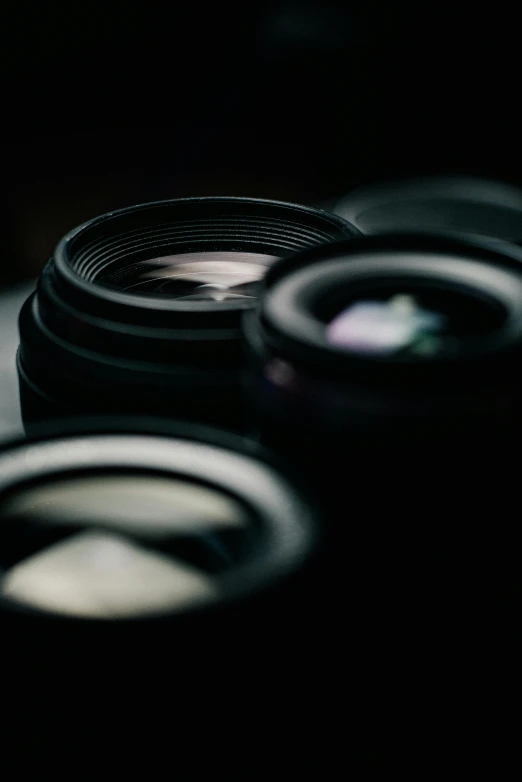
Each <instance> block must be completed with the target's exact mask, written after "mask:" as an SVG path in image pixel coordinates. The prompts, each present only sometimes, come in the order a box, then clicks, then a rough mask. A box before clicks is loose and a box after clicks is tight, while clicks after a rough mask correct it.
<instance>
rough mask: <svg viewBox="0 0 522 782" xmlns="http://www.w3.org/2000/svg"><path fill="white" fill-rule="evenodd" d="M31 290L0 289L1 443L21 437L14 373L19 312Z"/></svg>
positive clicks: (24, 287) (28, 287) (30, 285)
mask: <svg viewBox="0 0 522 782" xmlns="http://www.w3.org/2000/svg"><path fill="white" fill-rule="evenodd" d="M34 287H35V283H33V282H31V283H23V284H20V285H14V286H12V287H10V288H3V289H0V440H7V439H10V438H11V437H14V436H17V435H20V434H23V428H22V419H21V417H20V403H19V398H18V377H17V373H16V351H17V348H18V341H19V338H18V313H19V312H20V308H21V306H22V304H23V302H24V301H25V299H26V298H27V296H28V295H29V294H30V293H31V291H33V290H34Z"/></svg>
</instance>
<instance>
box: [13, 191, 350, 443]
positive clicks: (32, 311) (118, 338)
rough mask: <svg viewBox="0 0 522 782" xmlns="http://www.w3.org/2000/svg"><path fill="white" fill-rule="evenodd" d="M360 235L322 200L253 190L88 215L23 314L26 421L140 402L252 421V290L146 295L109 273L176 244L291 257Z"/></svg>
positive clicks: (174, 249) (183, 249)
mask: <svg viewBox="0 0 522 782" xmlns="http://www.w3.org/2000/svg"><path fill="white" fill-rule="evenodd" d="M356 234H357V232H356V231H355V230H354V229H352V228H351V226H349V225H348V224H347V223H345V221H343V220H342V219H341V218H338V217H335V216H334V215H330V214H328V213H326V212H321V211H320V210H316V209H312V208H308V207H302V206H298V205H292V204H283V203H279V202H271V201H259V200H255V199H246V198H245V199H243V198H192V199H191V198H189V199H179V200H175V201H167V202H160V203H153V204H145V205H141V206H137V207H131V208H128V209H123V210H119V211H116V212H111V213H109V214H107V215H103V216H102V217H99V218H96V219H94V220H92V221H90V222H88V223H86V224H84V225H82V226H80V227H79V228H77V229H75V230H74V231H72V232H71V233H70V234H68V235H67V236H66V237H65V238H64V239H63V240H62V241H61V242H60V244H59V245H58V247H57V248H56V251H55V253H54V256H53V258H52V259H51V260H50V262H49V263H48V264H47V266H46V268H45V269H44V271H43V273H42V275H41V277H40V280H39V284H38V290H37V292H36V293H35V295H34V296H33V297H32V298H31V299H30V300H28V301H27V303H26V304H25V306H24V307H23V309H22V313H21V316H20V335H21V347H20V352H19V356H18V362H19V374H20V385H21V398H22V408H23V417H24V420H25V422H26V425H27V424H28V425H29V426H30V422H31V421H35V420H39V419H42V418H45V417H46V416H49V414H51V412H52V413H54V414H55V415H59V414H62V415H75V414H81V413H87V414H88V413H93V414H98V413H103V412H129V413H131V412H136V413H138V414H163V415H167V416H170V415H175V416H177V417H179V416H186V417H188V418H196V420H204V421H206V422H213V423H223V424H225V425H232V426H234V425H235V426H236V428H241V425H242V423H241V407H242V406H241V394H240V390H239V386H240V382H239V378H240V374H241V370H242V367H243V352H242V346H241V325H240V324H241V316H242V314H243V311H244V310H245V309H247V308H249V307H251V306H252V300H251V299H243V298H239V299H226V300H223V301H219V300H217V301H214V300H210V301H209V300H204V301H200V300H195V301H187V300H183V299H180V300H176V299H169V298H168V297H164V296H162V295H161V294H160V295H157V296H156V295H152V296H149V295H147V296H143V295H139V294H136V293H135V292H129V291H126V290H118V289H117V288H115V287H113V286H108V285H106V284H105V283H104V282H103V277H104V274H107V273H108V271H111V272H113V273H116V272H118V270H119V269H122V268H126V267H132V266H133V264H139V263H141V262H142V261H143V260H148V259H151V258H154V257H156V256H164V255H168V254H172V255H174V256H175V255H177V254H180V253H197V254H201V255H199V257H201V258H204V253H205V252H216V251H223V252H234V253H237V254H238V258H240V254H241V253H245V252H248V253H254V254H260V257H264V256H266V255H269V256H271V257H277V258H281V257H284V256H287V255H289V254H292V253H294V252H296V251H298V250H301V249H304V248H306V247H309V246H312V245H314V244H318V243H324V242H329V241H332V240H334V239H339V238H341V237H347V236H352V235H356ZM50 400H51V406H50Z"/></svg>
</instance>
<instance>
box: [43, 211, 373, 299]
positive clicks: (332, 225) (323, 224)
mask: <svg viewBox="0 0 522 782" xmlns="http://www.w3.org/2000/svg"><path fill="white" fill-rule="evenodd" d="M227 208H228V209H229V210H230V215H231V216H234V215H235V214H236V213H237V214H238V215H246V216H247V217H250V218H255V219H259V220H260V221H262V220H263V219H266V218H269V219H270V218H272V219H273V218H277V219H281V220H285V219H288V220H289V221H291V222H292V224H293V225H294V227H297V228H298V229H299V230H302V229H303V228H305V227H306V226H308V225H310V224H311V226H312V227H313V229H314V230H316V231H318V232H319V233H318V234H317V242H316V243H318V242H320V241H321V239H320V232H322V233H323V236H322V237H321V238H323V239H324V242H328V241H332V240H333V239H332V235H333V237H336V238H339V237H341V236H360V232H359V231H358V230H357V229H355V228H353V227H352V226H351V225H350V224H349V223H347V222H346V220H344V219H343V218H342V217H339V216H338V215H334V214H331V213H329V212H326V211H324V210H321V209H316V208H315V207H308V206H303V205H301V204H292V203H287V202H283V201H272V200H267V199H255V198H242V197H221V196H212V197H193V198H179V199H169V200H164V201H155V202H150V203H145V204H138V205H136V206H131V207H125V208H123V209H118V210H114V211H111V212H108V213H107V214H104V215H100V216H99V217H96V218H94V219H92V220H88V221H87V222H85V223H83V224H82V225H80V226H78V227H77V228H75V229H73V230H72V231H70V232H69V233H67V234H66V235H65V236H64V237H63V238H62V239H61V241H60V242H59V243H58V245H57V247H56V249H55V251H54V255H53V264H54V268H55V269H56V272H57V275H58V276H59V278H60V280H61V281H62V282H63V283H65V284H66V285H67V287H68V288H69V289H70V292H71V293H72V294H73V295H76V296H78V297H80V298H83V299H84V300H85V299H89V300H91V301H92V299H93V298H95V299H96V300H97V301H98V302H99V303H100V304H103V303H105V304H110V305H112V306H113V307H114V306H117V307H118V308H120V309H127V310H129V309H130V310H133V311H136V310H140V311H142V312H143V311H144V310H149V311H152V312H154V313H164V312H168V313H172V312H181V313H183V312H186V313H191V312H192V313H198V312H201V313H207V312H213V313H226V312H229V311H231V310H232V311H237V310H245V309H249V308H251V307H252V306H253V305H252V302H250V301H245V300H236V301H229V302H207V301H205V302H198V301H192V302H183V301H176V300H169V299H168V298H161V297H157V298H155V297H154V296H150V297H141V296H139V295H135V294H129V293H124V292H122V291H117V290H112V289H111V288H107V287H105V286H103V285H100V284H98V283H96V282H95V281H92V282H91V281H90V280H87V279H85V278H84V277H82V276H81V275H80V274H79V273H78V272H77V271H76V270H75V269H74V267H73V265H72V258H73V249H74V244H75V242H76V243H77V242H78V240H79V239H83V238H85V236H86V235H88V232H89V231H91V230H97V229H98V228H99V227H105V226H109V225H110V222H111V221H116V220H118V219H120V218H127V217H133V216H139V217H140V218H143V217H144V216H146V215H149V214H150V215H151V222H153V219H154V214H155V213H156V214H159V212H160V211H161V210H172V217H171V222H172V224H175V223H176V219H179V217H178V218H177V217H176V212H177V211H188V210H193V212H194V215H195V218H193V219H196V220H197V219H198V210H201V219H202V220H203V219H204V218H205V215H206V210H215V209H227ZM306 230H308V228H306ZM328 231H330V233H331V236H328ZM244 241H245V245H244V249H245V250H246V251H250V252H251V251H252V250H251V249H249V248H252V247H253V246H254V244H255V242H254V240H252V241H250V240H249V239H248V238H247V239H244ZM209 249H210V248H209ZM213 249H214V248H213ZM242 249H243V248H242ZM263 253H265V251H263ZM274 254H275V253H274ZM285 254H288V252H286V253H285V252H282V253H281V257H284V255H285Z"/></svg>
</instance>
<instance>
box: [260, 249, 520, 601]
mask: <svg viewBox="0 0 522 782" xmlns="http://www.w3.org/2000/svg"><path fill="white" fill-rule="evenodd" d="M520 257H521V256H520V254H519V253H518V254H517V252H516V251H515V250H513V253H512V254H511V255H506V254H505V253H500V252H495V251H493V250H492V249H491V248H490V247H482V246H480V245H478V244H476V245H472V244H468V243H463V242H457V241H454V240H452V239H445V238H443V237H428V236H388V237H366V238H364V239H361V240H355V241H353V242H351V243H350V244H348V243H345V242H340V243H338V244H336V245H331V246H330V247H325V248H317V249H315V250H310V251H308V252H304V253H302V254H301V255H300V256H299V257H295V258H293V259H292V261H291V262H290V263H289V265H286V264H285V262H282V263H281V264H280V265H279V266H278V267H274V268H273V269H272V270H271V271H270V272H269V274H268V275H267V277H266V280H265V288H264V293H263V296H262V297H261V300H260V303H259V306H258V309H257V310H256V311H254V312H251V313H249V314H248V316H247V317H246V323H245V333H246V338H247V343H248V348H249V351H250V357H251V367H252V368H251V376H250V380H249V393H250V399H251V404H252V410H253V415H254V418H255V425H256V426H257V429H258V432H259V436H260V437H261V439H262V440H263V441H264V442H265V443H267V444H270V445H271V447H272V448H274V449H275V450H278V451H279V452H280V453H284V454H286V456H287V458H288V459H289V460H290V461H292V463H294V464H296V465H299V466H300V468H301V470H302V471H303V472H304V474H305V475H306V476H307V480H308V481H309V483H310V485H315V487H316V489H317V490H318V491H319V493H320V496H321V498H322V501H323V503H324V507H325V508H326V509H327V516H328V518H329V521H330V524H331V531H330V555H331V557H332V561H333V562H335V563H336V566H334V565H333V564H332V570H335V569H337V570H340V569H341V567H342V563H341V562H340V561H338V560H339V558H342V557H344V558H346V557H347V554H346V552H347V551H351V552H355V551H357V552H358V554H357V555H356V554H353V557H349V559H348V560H346V563H347V564H346V567H350V568H353V569H356V570H357V571H361V570H363V571H365V572H367V573H375V571H376V570H377V571H379V572H380V578H384V579H385V580H386V581H387V583H388V584H389V585H390V593H391V594H394V596H395V599H397V600H398V601H399V602H400V601H401V600H403V599H406V598H405V595H407V596H408V599H411V589H412V585H413V584H414V583H415V585H416V586H415V589H416V590H417V592H418V594H419V595H424V596H426V594H427V592H426V591H423V589H422V588H421V586H420V585H421V584H424V585H425V586H426V579H429V581H430V587H429V590H435V591H437V590H438V591H439V593H440V594H444V593H445V591H446V588H447V582H449V581H452V584H453V587H455V590H456V591H455V592H452V593H451V597H450V596H449V594H446V596H447V597H448V601H449V602H448V603H446V607H448V606H449V607H448V611H449V612H451V611H453V610H454V609H453V608H451V599H454V600H455V606H457V605H458V606H459V610H461V609H462V605H463V603H462V601H464V599H465V598H464V595H468V596H469V594H468V592H467V590H468V589H471V588H472V587H471V585H473V588H475V587H476V585H477V584H478V583H482V584H487V585H488V586H487V589H490V587H491V592H490V593H489V597H490V596H491V594H492V593H493V592H494V591H495V589H496V588H497V587H496V586H495V587H494V588H493V587H492V583H493V582H494V581H495V578H497V579H498V583H499V584H500V583H502V584H504V586H505V579H506V578H507V579H509V578H511V577H512V576H513V574H514V572H515V569H514V563H513V561H512V557H511V555H510V553H509V552H510V551H513V541H511V544H509V543H508V541H509V540H510V538H511V537H512V529H511V527H510V524H509V521H508V520H509V518H510V514H511V511H510V505H511V504H512V503H514V504H515V505H516V504H517V502H518V501H517V500H516V498H515V496H514V488H513V487H515V486H516V485H517V483H518V481H517V478H516V475H515V466H514V464H513V461H512V458H511V453H512V451H513V449H516V447H517V443H518V437H519V435H520V430H521V419H522V416H521V414H522V382H521V379H520V360H521V358H522V265H521V264H520ZM493 519H497V520H498V521H497V522H495V524H497V527H496V528H495V529H493V527H492V523H493V522H492V520H493ZM342 540H344V545H343V543H342V542H341V541H342ZM506 547H507V548H506ZM339 552H342V553H339ZM348 562H349V564H348ZM457 562H458V565H457V564H456V563H457ZM463 562H465V565H464V566H463V564H462V563H463ZM377 563H378V564H377ZM430 563H431V564H430ZM471 563H473V565H472V564H471ZM470 569H471V570H473V577H471V576H470V577H469V579H468V576H469V575H470ZM475 569H476V570H475ZM442 573H444V574H445V575H444V578H443V581H442V583H441V574H442ZM450 573H452V577H451V578H450ZM428 574H429V575H428ZM466 579H467V580H466ZM399 582H403V585H404V590H405V592H404V593H403V594H402V595H401V597H400V598H398V597H397V593H396V591H394V590H395V587H396V586H397V584H398V583H399ZM457 582H459V584H458V589H457V586H456V583H457ZM381 583H382V582H381ZM392 586H393V588H392ZM484 589H486V587H484ZM506 589H507V591H508V592H509V590H510V589H511V586H509V587H506ZM426 590H428V587H427V586H426ZM429 590H428V591H429ZM459 590H460V592H459ZM458 594H460V598H461V599H459V598H458V597H457V595H458ZM419 599H420V598H419ZM466 599H467V598H466ZM470 599H471V598H470ZM472 602H473V601H472ZM455 610H456V608H455Z"/></svg>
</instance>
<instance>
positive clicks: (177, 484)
mask: <svg viewBox="0 0 522 782" xmlns="http://www.w3.org/2000/svg"><path fill="white" fill-rule="evenodd" d="M1 514H2V516H3V517H4V518H6V517H10V518H11V519H15V521H16V523H17V524H18V525H20V524H23V523H26V524H34V525H35V526H36V527H40V529H41V530H43V531H45V529H46V528H49V527H52V528H54V529H55V530H60V529H63V536H62V537H60V538H59V539H58V540H57V541H54V542H51V543H49V544H48V545H47V546H44V547H42V549H40V550H39V551H37V552H35V553H32V554H30V555H29V556H27V557H26V558H25V559H22V560H20V561H18V562H16V563H14V564H13V565H12V566H11V567H10V568H9V569H8V570H7V571H6V572H5V573H4V575H3V578H2V580H1V582H0V593H1V594H3V595H4V596H6V597H9V598H11V599H13V600H15V601H17V602H20V603H23V604H25V605H29V606H32V607H34V608H38V609H40V610H44V611H52V612H55V613H61V614H66V615H69V616H78V617H84V618H89V617H90V618H100V619H109V618H113V619H117V618H125V617H136V616H144V615H147V614H151V613H162V612H167V611H173V610H177V609H179V608H183V607H186V606H192V605H196V604H200V603H202V602H208V601H209V600H212V599H213V598H214V597H216V596H217V594H218V584H217V581H216V579H215V578H214V576H213V575H212V574H211V573H209V572H207V571H206V570H205V568H204V567H202V566H201V567H200V566H198V565H195V564H193V563H191V562H187V561H184V558H183V557H182V556H180V554H179V553H177V554H176V553H172V552H173V551H176V548H175V543H176V539H179V538H180V536H187V535H188V536H192V538H193V539H199V540H200V541H201V542H202V544H203V545H204V544H205V541H208V545H210V546H212V545H214V546H216V545H217V546H218V548H219V545H220V544H219V535H220V533H223V532H224V531H226V530H242V529H243V530H244V529H245V528H246V526H247V525H248V523H249V518H248V517H247V512H246V511H245V510H244V509H243V507H242V505H240V504H239V503H238V502H236V501H235V500H233V499H232V498H230V497H228V496H227V495H225V494H223V493H221V492H219V491H217V490H214V489H212V488H209V487H205V486H202V485H199V484H196V483H191V482H188V481H183V480H178V479H174V478H172V479H171V478H167V477H163V476H160V475H150V476H149V475H144V474H125V473H123V474H111V475H104V476H101V475H85V476H79V477H70V478H64V479H62V480H60V481H57V482H53V483H48V484H44V485H36V486H33V487H26V488H25V490H24V491H22V492H20V493H19V494H17V495H14V496H12V497H11V498H10V499H9V500H8V501H6V502H5V503H4V504H3V505H2V508H1ZM71 533H72V534H71ZM164 542H166V543H167V544H169V543H173V544H174V549H172V548H171V547H170V546H169V545H167V548H166V549H165V550H162V544H163V543H164ZM221 548H223V547H221ZM224 555H226V551H225V552H224ZM225 558H226V557H225Z"/></svg>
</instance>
